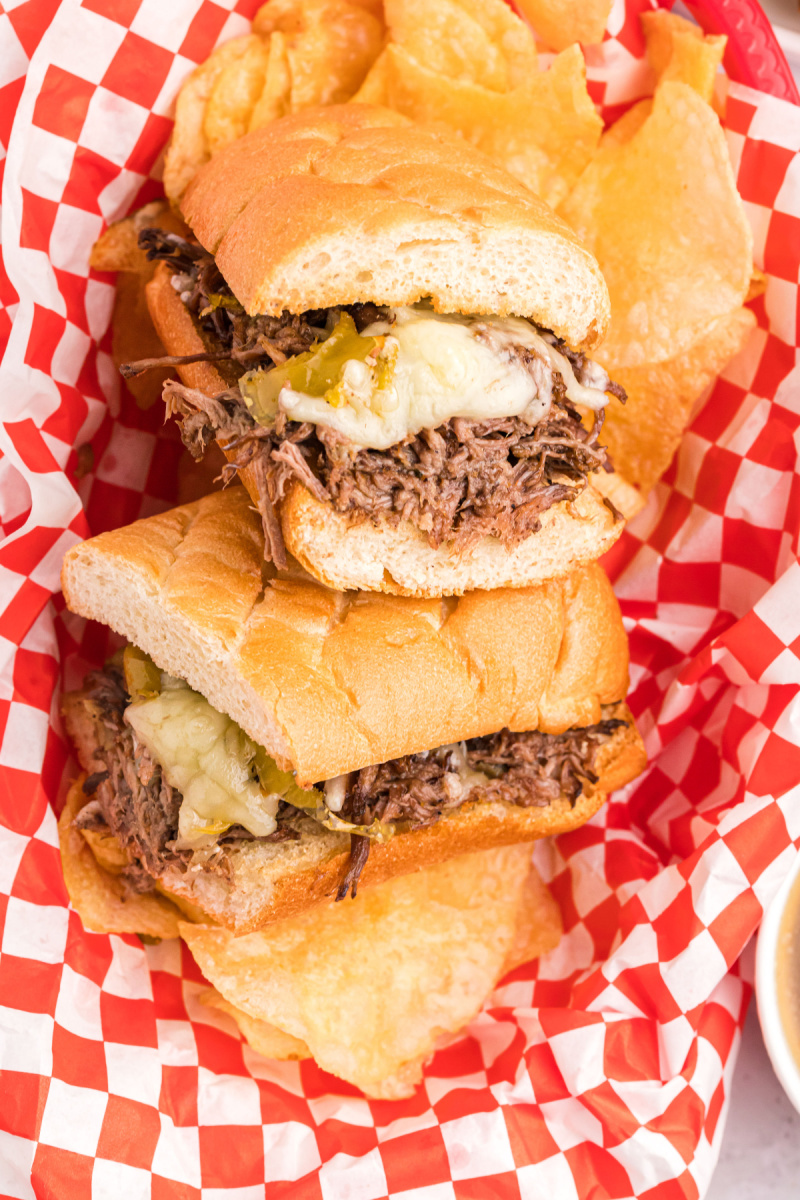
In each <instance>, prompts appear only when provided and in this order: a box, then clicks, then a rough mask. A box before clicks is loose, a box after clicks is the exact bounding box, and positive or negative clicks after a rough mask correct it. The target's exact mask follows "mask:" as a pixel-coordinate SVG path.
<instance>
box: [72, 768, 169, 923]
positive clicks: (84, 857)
mask: <svg viewBox="0 0 800 1200" xmlns="http://www.w3.org/2000/svg"><path fill="white" fill-rule="evenodd" d="M84 778H85V776H83V775H82V776H81V777H80V779H77V780H76V781H75V783H73V785H72V787H71V788H70V789H69V792H68V794H67V799H66V803H65V805H64V811H63V812H62V813H61V816H60V818H59V821H58V842H59V846H60V847H61V866H62V869H63V871H64V882H65V883H66V885H67V891H68V893H69V898H70V901H71V903H72V907H73V908H74V909H75V911H76V912H77V914H78V916H79V917H80V919H81V921H82V922H83V924H84V927H85V928H86V929H89V930H91V931H92V932H93V933H140V934H144V935H145V936H147V937H155V938H174V937H177V936H178V922H179V921H180V920H182V919H183V914H182V913H181V911H180V909H178V908H176V906H175V905H174V904H172V903H171V902H170V901H169V900H167V899H166V898H165V897H164V896H157V895H155V894H154V893H153V892H148V893H144V894H142V895H138V894H136V893H133V892H132V893H128V892H127V890H126V887H125V884H124V883H123V881H122V880H121V879H120V878H118V877H117V876H116V875H114V874H111V873H110V872H109V871H108V870H104V869H103V868H102V867H101V866H100V865H99V864H98V862H97V859H96V858H95V856H94V854H93V853H92V851H91V849H90V847H89V845H88V843H87V841H86V839H85V837H84V835H83V834H82V833H81V832H80V830H79V829H76V828H75V827H74V825H73V824H72V822H73V821H74V820H75V817H76V816H77V815H78V813H79V812H80V810H81V809H82V808H83V806H84V805H85V804H86V803H87V802H88V797H87V796H85V795H84V793H83V780H84ZM100 846H101V849H104V852H105V861H107V862H109V865H110V866H111V867H112V869H113V865H114V859H113V852H112V851H111V850H110V849H109V847H108V846H105V847H104V848H103V847H102V841H101V842H100ZM117 862H118V859H117ZM187 928H191V926H187Z"/></svg>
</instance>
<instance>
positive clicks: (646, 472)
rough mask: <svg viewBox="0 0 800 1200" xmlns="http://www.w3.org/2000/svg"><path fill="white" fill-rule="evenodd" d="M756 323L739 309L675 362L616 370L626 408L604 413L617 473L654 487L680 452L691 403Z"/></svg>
mask: <svg viewBox="0 0 800 1200" xmlns="http://www.w3.org/2000/svg"><path fill="white" fill-rule="evenodd" d="M755 325H756V319H755V316H754V315H753V313H752V312H751V311H750V309H748V308H737V309H735V310H734V312H732V313H730V314H726V315H724V316H721V317H719V318H717V320H716V321H715V322H714V323H713V324H712V325H711V327H710V329H708V330H707V331H706V332H705V333H704V334H703V335H702V336H701V337H700V338H699V339H698V340H697V341H696V342H695V343H694V344H693V345H692V346H690V347H689V348H688V350H685V351H683V353H681V354H679V355H677V356H676V357H675V358H672V359H668V360H666V361H664V362H659V363H655V364H648V365H647V366H639V367H627V368H622V369H617V370H616V371H615V372H614V378H615V379H616V380H617V382H618V383H621V384H622V386H623V387H624V388H625V389H626V391H627V393H628V399H627V402H626V403H625V405H624V407H623V406H622V405H621V404H610V405H609V406H608V408H607V409H606V423H605V425H604V427H603V441H604V442H605V443H606V445H607V446H608V448H609V451H610V453H611V458H612V461H613V463H614V466H615V468H616V470H617V471H618V472H619V473H620V474H622V475H623V476H624V477H625V478H626V479H628V480H629V481H630V482H631V483H635V484H638V486H639V487H640V488H642V490H643V491H644V492H648V491H649V490H650V488H652V487H653V485H654V484H655V483H656V482H657V481H658V480H659V479H660V478H661V476H662V475H663V474H664V472H665V471H666V469H667V467H668V466H669V464H670V462H671V460H672V456H673V454H674V453H675V451H676V450H677V448H678V445H679V443H680V440H681V438H682V437H683V432H684V429H685V428H686V425H687V424H688V422H689V419H690V417H691V415H692V409H693V407H694V404H695V401H696V400H697V399H698V398H699V397H700V396H701V395H702V394H703V392H704V391H705V389H706V388H707V387H708V385H709V384H710V383H713V381H714V379H715V378H716V376H717V375H718V374H719V372H720V371H721V370H722V369H723V367H724V366H725V364H726V363H727V362H728V361H729V360H730V359H731V358H732V357H733V356H734V354H738V352H739V351H740V350H741V349H742V348H743V347H744V345H745V343H746V342H747V340H748V338H749V337H750V334H751V333H752V331H753V329H754V328H755ZM609 478H612V479H613V478H614V476H609Z"/></svg>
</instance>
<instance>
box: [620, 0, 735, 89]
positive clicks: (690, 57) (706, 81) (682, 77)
mask: <svg viewBox="0 0 800 1200" xmlns="http://www.w3.org/2000/svg"><path fill="white" fill-rule="evenodd" d="M641 22H642V29H643V30H644V35H645V38H646V40H647V57H648V59H649V60H650V65H651V66H652V68H653V70H654V71H655V73H656V75H657V76H658V78H659V81H660V80H662V79H666V80H669V79H672V80H677V81H678V82H680V83H687V84H689V86H690V87H693V88H694V90H695V91H696V92H697V93H698V95H700V96H702V97H703V99H704V100H705V101H706V103H707V104H710V103H711V100H712V97H713V94H714V81H715V79H716V75H717V70H718V68H719V66H720V64H721V62H722V56H723V54H724V53H725V45H726V43H727V40H728V39H727V38H725V37H716V36H711V35H709V36H705V35H704V34H703V31H702V30H701V29H700V28H699V27H698V26H697V25H693V24H692V22H691V21H686V20H684V19H683V17H679V16H676V15H675V14H674V13H670V12H666V11H665V10H664V9H659V10H658V11H657V12H650V13H642V16H641Z"/></svg>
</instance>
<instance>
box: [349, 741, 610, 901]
mask: <svg viewBox="0 0 800 1200" xmlns="http://www.w3.org/2000/svg"><path fill="white" fill-rule="evenodd" d="M624 725H625V722H624V721H620V720H618V719H616V718H611V719H607V720H603V721H600V722H598V724H596V725H586V726H583V727H581V728H579V729H568V730H567V732H566V733H561V734H552V733H539V732H536V731H534V732H528V733H511V732H510V731H509V730H508V729H503V730H501V731H500V732H499V733H493V734H491V735H489V736H488V737H481V738H472V739H471V740H470V741H467V742H464V743H461V744H460V745H457V746H445V747H442V748H441V749H439V750H433V751H428V752H426V753H423V754H409V755H406V756H405V757H404V758H396V759H393V760H392V761H391V762H386V763H382V764H381V765H380V766H377V767H365V768H364V769H363V770H362V771H359V772H358V773H357V774H356V775H355V776H354V777H353V778H351V780H350V781H349V786H348V790H347V792H346V795H345V800H344V803H343V805H342V811H341V814H340V815H341V816H342V817H343V818H344V819H345V820H346V821H350V822H352V823H353V824H355V825H370V824H371V823H372V822H373V821H383V822H407V823H408V827H409V828H411V829H421V828H423V827H424V826H426V825H433V824H435V822H436V821H438V820H439V818H440V817H441V816H442V814H443V813H446V812H449V811H451V810H453V809H456V808H460V807H461V805H463V804H465V803H467V802H468V801H473V800H480V801H481V802H487V803H490V802H492V801H502V802H504V803H506V804H515V805H517V806H519V807H520V808H532V807H536V808H544V807H546V806H547V805H548V804H550V803H551V802H552V801H553V800H557V799H558V798H559V796H566V798H567V799H568V800H569V801H570V803H571V804H573V805H574V804H575V802H576V800H577V799H578V797H579V796H580V795H581V794H582V792H583V791H584V788H586V787H593V786H594V785H595V784H596V783H597V778H598V777H597V775H596V774H595V772H594V770H593V767H594V760H595V756H596V754H597V751H598V750H599V748H600V747H601V746H602V745H603V744H604V743H605V742H607V741H608V740H609V738H611V737H612V736H613V735H614V733H615V731H616V730H617V729H619V728H621V727H622V726H624ZM465 766H467V767H468V768H469V769H471V770H472V771H475V772H481V773H482V774H484V775H487V776H489V782H488V783H486V782H485V781H483V780H480V779H475V778H473V779H472V780H470V778H469V776H467V778H466V780H465V781H463V782H462V773H463V771H464V768H465ZM353 840H354V842H356V843H357V842H361V843H362V845H361V846H354V849H353V853H352V855H351V860H350V863H349V866H348V871H347V875H346V876H345V879H344V880H343V881H342V886H341V888H340V890H339V896H338V898H339V899H341V898H342V897H344V896H346V895H347V893H348V890H350V891H352V894H353V895H355V894H356V888H357V886H358V879H359V876H360V874H361V872H362V871H363V869H364V865H365V864H366V861H367V858H368V856H369V839H368V838H366V837H363V838H354V839H353ZM356 851H358V853H357V854H356Z"/></svg>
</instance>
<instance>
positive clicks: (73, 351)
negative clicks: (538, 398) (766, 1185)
mask: <svg viewBox="0 0 800 1200" xmlns="http://www.w3.org/2000/svg"><path fill="white" fill-rule="evenodd" d="M257 6H258V3H257V0H171V2H170V3H169V4H164V3H160V4H159V3H156V2H155V0H83V2H79V0H61V2H60V3H58V2H55V0H54V2H48V3H45V2H43V0H22V2H21V3H20V2H19V0H17V2H16V3H6V4H5V6H4V9H0V63H2V73H0V138H1V139H2V142H3V144H4V145H5V147H6V149H7V157H6V160H5V163H4V164H3V165H4V167H5V179H4V190H3V213H2V222H3V223H2V253H3V264H2V267H0V337H2V338H3V339H5V340H6V342H7V345H6V350H5V356H4V358H3V362H2V367H0V405H1V406H2V427H1V428H0V452H1V453H2V458H0V521H1V522H2V533H3V541H2V544H0V587H1V588H2V604H0V656H1V657H2V669H1V671H0V737H1V738H2V741H1V743H0V924H1V925H2V942H1V943H0V1071H1V1072H2V1077H1V1078H2V1082H0V1193H2V1194H3V1195H8V1196H12V1197H19V1198H20V1200H22V1198H24V1200H27V1198H29V1197H37V1198H41V1197H54V1198H55V1197H58V1200H83V1198H84V1197H85V1198H86V1200H89V1197H95V1198H96V1197H103V1198H105V1197H112V1196H120V1197H122V1196H124V1197H126V1200H128V1198H130V1200H139V1198H140V1197H141V1198H142V1200H143V1198H144V1197H153V1198H154V1200H189V1198H197V1200H200V1198H201V1197H203V1198H208V1200H212V1198H214V1200H221V1197H222V1196H225V1197H233V1198H238V1200H255V1198H256V1197H263V1196H264V1189H265V1185H266V1194H267V1195H268V1196H269V1197H270V1198H272V1197H283V1196H286V1197H289V1196H291V1197H292V1198H293V1200H312V1198H313V1200H350V1198H353V1200H355V1198H357V1200H382V1198H383V1197H393V1198H399V1197H405V1198H408V1200H411V1198H412V1197H413V1198H414V1200H453V1198H458V1200H479V1198H482V1197H486V1198H489V1197H492V1198H503V1200H505V1198H509V1200H511V1198H514V1200H516V1198H517V1197H522V1198H523V1200H534V1198H535V1200H539V1198H540V1197H549V1196H557V1197H559V1200H589V1198H590V1197H591V1200H611V1198H620V1200H622V1198H623V1197H631V1196H635V1197H639V1198H642V1200H682V1198H684V1197H686V1198H688V1200H694V1198H695V1197H699V1196H701V1195H702V1194H703V1193H704V1191H705V1189H706V1187H707V1185H708V1182H709V1179H710V1176H711V1173H712V1171H713V1168H714V1164H715V1161H716V1157H717V1154H718V1152H719V1146H720V1140H721V1137H722V1130H723V1125H724V1116H725V1110H726V1104H727V1100H728V1096H729V1090H730V1085H731V1080H732V1075H733V1068H734V1063H735V1059H736V1052H737V1048H738V1045H739V1041H740V1035H741V1027H742V1021H743V1018H744V1014H745V1011H746V1007H747V1003H748V998H749V993H750V962H749V957H748V955H747V954H745V955H744V957H741V956H742V953H743V951H744V950H745V947H746V946H747V944H748V942H749V940H750V938H751V936H752V934H753V932H754V930H755V929H756V927H757V925H758V922H759V919H760V917H761V913H762V910H763V907H764V905H765V904H766V903H767V902H768V901H769V899H770V897H771V896H772V895H773V893H774V892H775V890H776V889H777V887H778V885H779V884H780V881H781V879H782V878H783V876H784V874H785V872H786V871H787V870H788V868H789V866H790V864H791V862H792V861H793V859H794V857H795V855H796V853H797V846H798V844H799V843H800V695H799V694H798V693H799V691H800V605H798V596H799V595H800V565H798V561H797V555H798V525H799V524H800V521H799V520H798V518H799V517H800V476H798V429H799V428H800V375H798V373H797V371H796V370H795V362H796V357H797V346H798V341H799V339H798V314H797V295H798V269H799V268H800V156H799V155H798V152H799V151H800V108H799V107H796V106H795V105H796V103H797V100H798V95H797V91H796V89H795V87H794V84H793V82H792V79H791V76H790V74H789V71H788V68H787V67H786V64H785V61H784V60H783V57H782V55H781V53H780V50H779V48H778V46H777V44H776V42H775V40H774V37H773V35H772V34H771V32H770V29H769V26H768V24H767V22H766V18H765V17H764V15H763V13H761V10H760V9H759V8H758V6H757V5H756V4H752V3H744V2H742V0H737V2H736V3H731V2H725V3H722V2H721V0H718V2H716V3H703V4H699V3H698V4H692V5H690V6H689V7H690V9H691V11H692V13H693V14H694V15H695V16H696V17H697V19H698V20H699V21H700V23H701V24H703V25H704V26H706V27H707V28H709V29H710V30H712V31H714V32H719V31H722V32H726V33H727V34H728V35H729V38H730V43H729V50H728V54H727V57H726V65H727V67H728V71H729V74H730V76H731V78H732V80H733V82H732V84H731V87H730V92H729V96H728V101H727V110H726V117H725V128H726V131H727V137H728V141H729V146H730V149H731V153H732V158H733V162H734V168H735V170H736V173H737V178H738V186H739V189H740V192H741V194H742V197H743V199H744V202H745V207H746V210H747V213H748V216H749V218H750V220H751V223H752V226H753V230H754V234H755V243H756V259H757V263H758V265H759V266H761V267H763V269H764V270H765V271H766V272H767V274H768V276H769V281H768V287H767V290H766V293H765V294H764V295H763V296H761V297H760V298H758V299H757V300H755V301H753V302H752V307H753V309H754V311H755V313H756V315H757V318H758V330H757V331H756V333H755V334H754V335H753V337H752V339H751V341H750V343H749V344H748V346H747V348H746V349H745V351H744V352H743V353H742V354H740V355H739V356H738V357H737V359H735V360H734V361H733V362H732V363H731V364H730V365H729V366H728V367H727V368H726V370H725V371H724V372H723V374H722V376H721V377H720V379H719V380H718V381H717V383H716V384H715V385H714V387H713V388H712V390H711V394H710V396H709V397H708V399H707V401H706V402H705V403H704V404H703V405H702V406H701V407H700V408H699V410H698V412H697V414H696V415H695V417H694V419H693V421H692V423H691V426H690V428H689V430H688V432H687V434H686V437H685V439H684V442H683V445H682V447H681V449H680V452H679V454H678V455H677V457H676V459H675V461H674V462H673V464H672V466H671V467H670V469H669V471H668V473H667V475H666V476H665V478H664V479H663V480H662V482H661V483H660V484H659V485H658V486H657V487H656V489H655V490H654V492H653V493H652V495H651V497H650V499H649V502H648V504H647V507H646V509H645V510H644V511H643V512H642V513H641V514H640V516H639V517H638V518H637V519H636V520H635V521H634V523H633V524H632V525H631V526H630V527H629V528H628V529H627V530H626V532H625V533H624V534H623V537H622V539H621V541H620V542H619V543H618V544H617V546H616V547H615V549H614V551H613V552H612V554H611V555H610V556H609V559H608V562H607V566H608V569H609V571H610V572H611V574H612V577H613V579H614V581H615V587H616V590H617V594H618V596H619V598H620V601H621V605H622V610H623V615H624V618H625V622H626V626H627V629H628V632H629V634H630V642H631V660H632V661H631V671H632V688H631V697H630V703H631V706H632V708H633V709H634V712H635V713H636V715H637V718H638V720H639V723H640V727H641V729H642V732H643V734H644V736H645V739H646V743H647V747H648V752H649V756H650V759H651V766H650V768H649V770H648V772H647V774H646V775H645V776H644V777H642V778H641V779H640V780H639V781H637V782H636V783H635V784H633V785H631V786H630V787H629V788H628V789H626V790H625V791H623V792H620V793H618V794H616V795H615V796H614V797H613V798H612V800H611V801H610V802H609V803H608V804H607V805H606V807H605V809H604V810H603V811H602V812H601V813H600V814H599V815H598V816H597V817H596V818H595V819H594V820H593V821H592V822H591V823H590V824H588V825H586V826H584V827H583V828H581V829H579V830H577V831H575V832H573V833H571V834H569V835H567V836H564V837H562V838H561V839H560V840H559V841H558V842H557V843H554V844H540V845H538V846H537V848H536V852H535V853H536V862H537V865H538V867H539V869H540V871H541V872H542V874H543V875H544V877H545V878H546V880H547V881H548V882H549V884H550V886H551V889H552V891H553V893H554V895H555V896H556V897H557V899H558V901H559V903H560V905H561V909H562V913H563V916H564V924H565V935H564V938H563V941H562V943H561V945H560V946H559V947H558V949H557V950H556V951H554V952H553V953H551V954H549V955H547V956H546V957H545V958H543V959H542V960H540V961H539V962H538V963H534V964H531V965H528V966H525V967H521V968H519V969H517V970H516V971H515V972H514V973H513V974H512V975H510V976H508V977H506V978H505V979H504V980H503V981H502V982H501V984H500V986H499V987H498V988H497V990H496V991H495V993H494V994H493V996H492V997H491V1000H490V1002H489V1003H488V1004H487V1006H486V1007H485V1009H484V1011H483V1012H482V1013H481V1015H480V1016H479V1017H478V1018H477V1019H476V1020H475V1021H474V1022H473V1023H472V1025H471V1026H470V1027H469V1028H468V1029H467V1030H466V1031H465V1033H464V1034H463V1036H461V1037H459V1038H458V1039H456V1040H455V1041H454V1042H453V1043H452V1044H450V1045H449V1046H447V1047H446V1048H444V1049H442V1050H440V1051H439V1052H438V1053H437V1054H436V1056H435V1057H434V1059H433V1060H432V1062H431V1063H430V1064H429V1066H428V1067H427V1068H426V1072H425V1080H424V1084H423V1086H422V1087H421V1088H419V1089H418V1091H417V1093H416V1095H415V1096H414V1097H413V1098H412V1099H410V1100H404V1101H391V1102H390V1101H368V1100H366V1099H365V1098H364V1097H363V1096H362V1095H360V1094H359V1093H358V1092H356V1090H355V1089H354V1088H352V1087H349V1086H348V1085H346V1084H343V1083H341V1082H340V1081H339V1080H337V1079H335V1078H333V1077H332V1076H329V1075H326V1074H324V1073H323V1072H322V1071H321V1070H320V1069H319V1068H318V1067H317V1066H316V1065H315V1064H314V1063H313V1061H310V1060H309V1061H304V1062H300V1063H298V1062H286V1063H277V1062H272V1061H267V1060H265V1059H262V1058H260V1057H259V1056H258V1055H256V1054H254V1053H253V1052H252V1051H251V1050H250V1049H249V1048H248V1047H247V1046H246V1044H245V1043H243V1042H242V1040H241V1038H240V1036H239V1034H238V1033H237V1032H236V1029H235V1026H234V1024H233V1022H232V1021H231V1020H230V1019H229V1018H228V1017H226V1016H225V1015H224V1014H222V1013H220V1012H217V1011H215V1010H213V1009H210V1008H208V1007H204V1006H202V1005H200V1004H199V1002H198V994H199V992H200V990H201V988H202V987H203V982H202V979H201V976H200V974H199V972H198V970H197V968H196V966H195V965H194V963H193V961H192V960H191V958H190V957H189V955H188V952H187V951H186V950H185V948H182V946H181V944H180V943H178V942H162V943H160V944H155V945H144V944H143V943H142V942H141V941H140V940H139V939H138V938H136V937H132V936H110V937H109V936H104V935H99V934H91V933H86V932H85V931H84V929H83V927H82V925H81V922H80V920H79V918H78V916H77V915H76V913H75V912H73V911H71V910H70V909H69V906H68V901H67V896H66V892H65V888H64V883H63V880H62V876H61V870H60V866H59V856H58V849H57V836H56V813H57V812H58V811H59V810H60V807H61V804H62V803H63V798H64V794H65V790H66V785H67V782H68V780H69V777H70V772H71V771H72V770H73V769H74V767H73V764H72V763H71V762H70V760H69V757H68V753H69V752H68V747H67V745H66V742H65V740H64V736H63V732H62V730H61V726H60V722H59V717H58V690H59V688H60V686H62V685H64V686H67V687H74V686H76V685H77V684H78V683H79V681H80V679H81V677H82V675H83V672H84V671H85V670H86V669H87V668H88V667H90V666H91V667H93V666H97V665H99V663H100V662H101V661H102V659H103V656H104V654H105V653H106V651H107V649H108V645H107V638H106V635H105V633H104V631H102V630H100V629H99V628H98V627H96V626H89V625H87V624H86V623H84V622H83V621H81V620H78V619H77V618H75V617H73V616H71V615H70V614H69V613H67V612H66V611H65V609H64V605H63V601H62V599H61V597H60V594H59V592H58V573H59V567H60V562H61V558H62V556H63V554H64V552H65V550H66V549H67V548H68V547H69V546H70V545H72V544H73V543H74V542H75V541H76V540H78V539H81V538H83V537H85V536H87V535H88V534H89V533H90V532H91V533H98V532H100V531H101V530H104V529H108V528H112V527H115V526H118V525H121V524H124V523H127V522H130V521H133V520H135V519H137V518H138V517H141V516H146V515H149V514H151V513H154V512H156V511H159V510H161V509H164V508H166V507H169V506H170V504H172V503H174V502H175V501H176V498H177V477H178V466H179V461H180V459H181V455H182V447H181V444H180V441H179V439H178V436H177V433H176V430H175V427H174V424H173V423H169V424H167V425H164V424H163V423H162V414H161V413H160V412H159V411H158V408H157V407H156V408H155V409H151V410H149V411H146V412H144V411H141V410H140V409H138V408H137V407H136V405H135V404H134V402H133V400H132V398H131V396H130V395H129V394H128V392H127V390H126V389H125V388H124V387H123V386H122V385H121V382H120V380H119V378H118V376H117V375H116V372H115V370H114V367H113V363H112V360H111V357H110V352H109V350H110V333H109V320H110V313H111V306H112V300H113V289H114V282H113V277H112V276H109V275H103V274H100V273H98V272H97V271H94V270H90V269H89V267H88V265H87V264H88V253H89V249H90V247H91V245H92V243H93V242H94V240H95V239H96V238H97V236H98V235H99V234H100V232H101V231H102V229H103V228H104V226H105V225H106V224H107V223H108V222H110V221H112V220H114V219H116V218H118V217H121V216H123V215H124V214H126V213H127V212H129V211H130V210H132V209H133V208H135V207H137V206H139V205H141V204H143V203H145V202H146V201H148V200H150V199H153V198H155V197H157V196H159V195H160V194H161V186H160V183H159V155H160V152H161V148H162V147H163V145H164V142H165V140H166V138H167V136H168V134H169V131H170V112H171V107H170V106H171V103H172V101H173V100H174V96H175V93H176V90H177V87H178V85H179V83H180V81H181V80H182V79H183V78H184V77H185V75H186V74H187V72H188V71H189V70H190V69H191V67H192V66H193V65H194V64H195V63H197V62H199V61H202V60H203V59H204V58H205V57H207V55H208V54H209V52H210V51H211V49H212V47H213V46H214V44H215V43H216V41H217V40H220V39H226V38H228V37H231V36H234V35H236V34H238V33H241V32H244V31H245V30H246V29H247V23H248V19H249V18H250V17H251V16H252V14H253V12H254V11H255V9H256V8H257ZM648 7H651V6H650V5H647V4H645V3H644V2H643V0H631V2H629V3H627V4H625V3H616V4H615V5H614V8H613V10H612V14H611V18H610V22H609V31H610V32H609V34H608V35H607V39H606V41H605V42H604V43H603V46H602V47H596V48H592V49H591V50H590V51H588V52H587V58H588V74H589V80H590V90H591V92H592V96H593V98H594V100H595V101H596V102H597V103H598V104H600V105H601V107H602V109H603V111H604V113H605V114H606V115H616V114H617V113H619V112H620V111H622V110H623V109H624V107H625V106H626V105H628V104H630V102H631V101H633V100H634V99H636V98H637V96H639V95H641V94H643V91H644V87H645V83H646V74H647V72H646V69H645V67H644V65H643V54H644V48H643V42H642V38H641V34H640V30H639V22H638V15H639V13H640V12H641V11H643V10H645V9H646V8H648Z"/></svg>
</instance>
